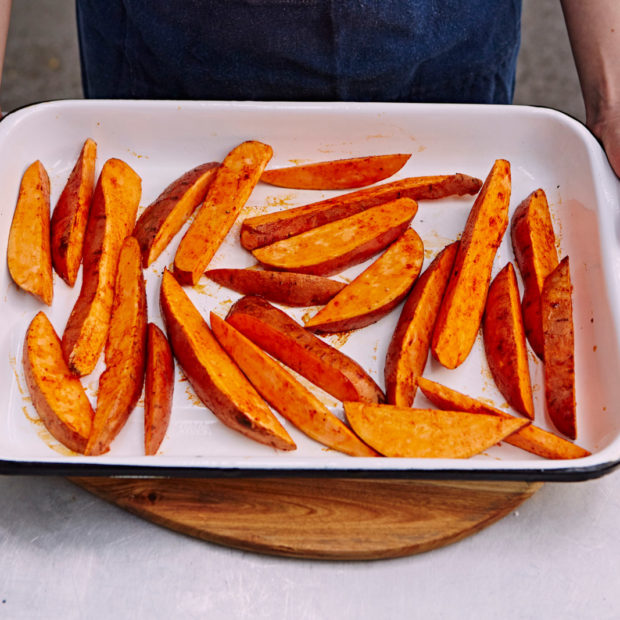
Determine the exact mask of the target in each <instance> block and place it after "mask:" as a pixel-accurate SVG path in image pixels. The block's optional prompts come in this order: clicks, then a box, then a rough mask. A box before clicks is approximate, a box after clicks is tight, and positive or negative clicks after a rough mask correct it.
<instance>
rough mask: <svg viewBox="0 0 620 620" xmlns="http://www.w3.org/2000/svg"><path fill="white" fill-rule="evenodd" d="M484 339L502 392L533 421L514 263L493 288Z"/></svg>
mask: <svg viewBox="0 0 620 620" xmlns="http://www.w3.org/2000/svg"><path fill="white" fill-rule="evenodd" d="M482 336H483V340H484V350H485V353H486V358H487V362H488V364H489V369H490V371H491V374H492V375H493V379H494V380H495V384H496V385H497V387H498V388H499V391H500V392H501V393H502V394H503V396H504V398H505V399H506V401H507V402H508V404H509V405H510V406H511V407H512V408H513V409H515V410H516V411H518V412H519V413H521V414H522V415H524V416H526V417H527V418H530V420H533V419H534V401H533V400H532V382H531V380H530V368H529V364H528V361H527V343H526V342H525V331H524V330H523V319H522V318H521V304H520V301H519V286H518V284H517V276H516V274H515V270H514V267H513V266H512V263H507V264H506V266H505V267H504V268H503V269H502V270H501V271H500V272H499V273H498V274H497V275H496V276H495V279H494V280H493V282H491V286H489V294H488V296H487V303H486V308H485V311H484V318H483V320H482Z"/></svg>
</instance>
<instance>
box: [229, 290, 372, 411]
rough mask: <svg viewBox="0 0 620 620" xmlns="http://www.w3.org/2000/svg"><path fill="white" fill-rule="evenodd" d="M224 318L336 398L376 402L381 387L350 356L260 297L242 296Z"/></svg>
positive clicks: (265, 349)
mask: <svg viewBox="0 0 620 620" xmlns="http://www.w3.org/2000/svg"><path fill="white" fill-rule="evenodd" d="M226 320H227V321H228V322H229V323H230V324H231V325H232V326H233V327H235V328H236V329H237V330H239V331H240V332H241V333H242V334H244V335H245V336H246V337H247V338H249V339H250V340H251V341H252V342H253V343H254V344H256V345H258V346H259V347H260V348H261V349H263V350H264V351H266V352H267V353H269V354H270V355H272V356H273V357H275V358H276V359H278V360H280V361H281V362H282V363H283V364H286V365H287V366H288V367H289V368H292V369H293V370H294V371H295V372H298V373H299V374H300V375H302V376H303V377H305V378H306V379H308V380H309V381H311V382H312V383H314V384H315V385H318V386H319V387H320V388H322V389H323V390H325V391H326V392H327V393H328V394H331V395H332V396H334V397H335V398H337V399H338V400H360V401H363V402H370V403H376V402H381V401H383V399H384V396H383V393H382V392H381V388H380V387H379V386H378V385H377V384H376V383H375V382H374V381H373V379H372V378H371V377H370V376H369V375H368V373H367V372H366V371H365V370H364V369H363V368H362V367H361V366H360V365H359V364H358V363H357V362H355V361H353V360H352V359H351V358H350V357H348V356H346V355H345V354H344V353H341V352H340V351H338V349H335V348H334V347H332V346H330V345H329V344H327V343H326V342H324V341H323V340H321V339H319V338H317V336H315V335H314V334H312V333H310V332H309V331H307V330H306V329H304V328H303V327H302V326H301V325H299V323H297V322H295V321H294V320H293V319H292V318H291V317H289V316H288V315H287V314H286V313H284V312H282V310H279V309H278V308H276V307H275V306H272V305H271V304H270V303H269V302H268V301H266V300H264V299H262V298H261V297H253V296H250V297H242V298H241V299H240V300H239V301H237V302H236V303H235V304H233V306H232V307H231V309H230V311H229V312H228V316H227V317H226Z"/></svg>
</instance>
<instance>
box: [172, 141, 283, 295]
mask: <svg viewBox="0 0 620 620" xmlns="http://www.w3.org/2000/svg"><path fill="white" fill-rule="evenodd" d="M272 154H273V150H272V149H271V147H270V146H268V145H267V144H263V143H262V142H256V141H248V142H243V143H242V144H240V145H239V146H237V147H235V148H234V149H233V150H232V151H231V152H230V153H229V154H228V155H227V156H226V157H225V158H224V161H223V162H222V164H221V165H220V166H219V167H218V168H217V171H216V173H215V178H214V179H213V181H212V182H211V185H210V186H209V189H208V191H207V197H206V198H205V201H204V202H203V203H202V205H201V206H200V208H199V209H198V212H197V213H196V216H195V217H194V220H193V222H192V223H191V225H190V227H189V228H188V230H187V232H186V233H185V235H184V236H183V239H181V243H180V244H179V247H178V249H177V252H176V255H175V257H174V275H175V276H176V278H177V280H178V281H179V282H180V283H181V284H191V285H192V286H193V285H195V284H196V283H197V282H198V280H199V279H200V276H202V274H203V272H204V271H205V269H206V268H207V265H208V264H209V262H210V261H211V259H212V258H213V255H214V254H215V252H216V251H217V249H218V248H219V247H220V245H221V244H222V241H224V238H225V237H226V235H227V234H228V231H229V230H230V229H231V227H232V225H233V224H234V223H235V220H236V219H237V216H238V215H239V212H240V211H241V209H242V208H243V206H244V205H245V203H246V202H247V200H248V198H249V197H250V194H251V193H252V190H253V189H254V186H255V185H256V183H258V180H259V179H260V175H261V174H262V172H263V170H264V168H265V166H266V165H267V162H268V161H269V160H270V159H271V155H272Z"/></svg>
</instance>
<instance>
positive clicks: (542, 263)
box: [510, 189, 558, 359]
mask: <svg viewBox="0 0 620 620" xmlns="http://www.w3.org/2000/svg"><path fill="white" fill-rule="evenodd" d="M510 236H511V239H512V248H513V251H514V255H515V258H516V259H517V265H518V266H519V271H520V272H521V277H522V278H523V288H524V291H523V299H522V301H521V311H522V313H523V325H524V327H525V335H526V337H527V339H528V342H529V343H530V346H531V347H532V349H533V350H534V353H536V355H537V356H538V357H539V358H540V359H543V334H542V319H541V315H540V294H541V293H542V288H543V284H544V281H545V278H546V277H547V276H548V275H549V274H550V273H551V272H552V271H553V270H554V269H555V268H556V267H557V266H558V252H557V249H556V246H555V233H554V231H553V223H552V221H551V214H550V213H549V204H548V203H547V196H546V195H545V192H544V191H543V190H542V189H537V190H536V191H535V192H532V193H531V194H530V195H529V196H528V197H527V198H526V199H525V200H524V201H523V202H521V204H520V205H519V206H518V207H517V208H516V210H515V212H514V214H513V216H512V221H511V225H510Z"/></svg>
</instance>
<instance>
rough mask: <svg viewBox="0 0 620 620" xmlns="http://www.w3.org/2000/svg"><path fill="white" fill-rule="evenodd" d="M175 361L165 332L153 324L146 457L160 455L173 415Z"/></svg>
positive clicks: (147, 376)
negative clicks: (159, 451)
mask: <svg viewBox="0 0 620 620" xmlns="http://www.w3.org/2000/svg"><path fill="white" fill-rule="evenodd" d="M173 394H174V359H173V357H172V350H171V349H170V345H169V344H168V340H167V338H166V336H165V335H164V332H162V331H161V329H159V327H157V325H155V323H149V324H148V325H147V330H146V373H145V386H144V453H145V454H147V455H152V454H157V450H159V447H160V446H161V443H162V441H163V440H164V437H165V436H166V431H167V430H168V425H169V423H170V416H171V414H172V397H173Z"/></svg>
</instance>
